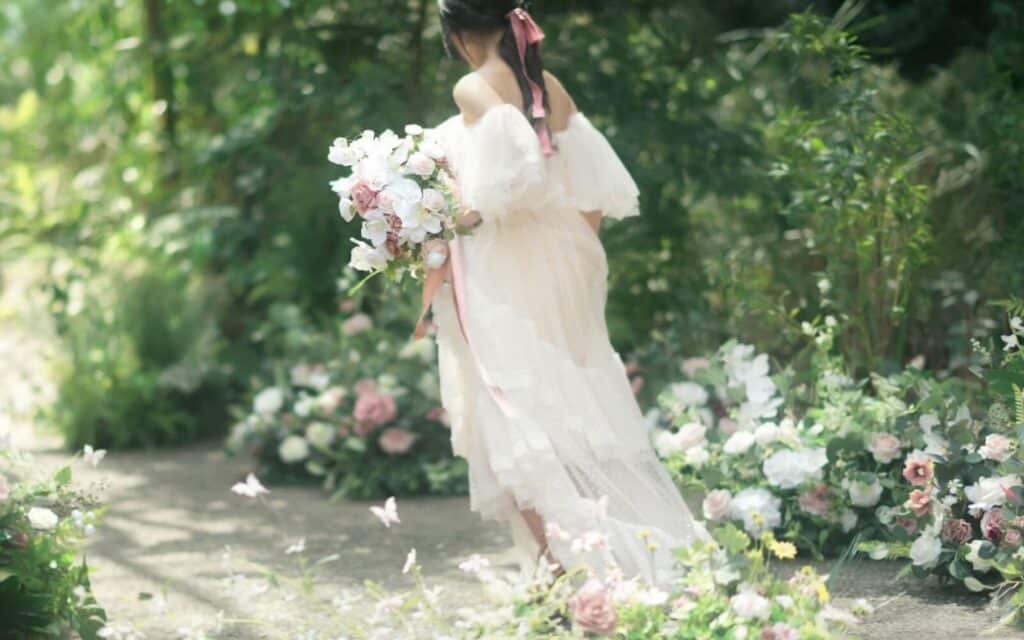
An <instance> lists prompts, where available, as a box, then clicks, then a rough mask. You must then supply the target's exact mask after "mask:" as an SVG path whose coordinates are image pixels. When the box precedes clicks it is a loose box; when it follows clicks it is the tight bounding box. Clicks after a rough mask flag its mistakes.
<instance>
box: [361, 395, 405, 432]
mask: <svg viewBox="0 0 1024 640" xmlns="http://www.w3.org/2000/svg"><path fill="white" fill-rule="evenodd" d="M353 415H354V416H355V418H356V420H357V421H358V423H359V424H360V425H362V426H364V427H369V428H370V429H373V427H376V426H379V425H382V424H384V423H385V422H390V421H392V420H394V419H395V416H396V415H398V408H397V407H396V406H395V399H394V398H392V397H391V396H389V395H388V394H386V393H378V392H376V391H371V392H369V393H364V394H362V395H360V396H359V398H358V399H356V406H355V410H354V412H353ZM357 431H358V429H357Z"/></svg>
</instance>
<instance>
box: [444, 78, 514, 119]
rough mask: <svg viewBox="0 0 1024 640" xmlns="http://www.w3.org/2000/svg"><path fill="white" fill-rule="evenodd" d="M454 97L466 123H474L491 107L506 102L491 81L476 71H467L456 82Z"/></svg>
mask: <svg viewBox="0 0 1024 640" xmlns="http://www.w3.org/2000/svg"><path fill="white" fill-rule="evenodd" d="M452 97H453V98H454V99H455V104H456V105H457V106H458V107H459V111H460V112H461V113H462V119H463V120H465V122H466V124H472V123H474V122H475V121H476V120H478V119H479V118H480V117H481V116H482V115H483V114H484V113H486V112H487V110H488V109H490V108H491V107H496V106H498V105H501V104H504V103H505V101H504V100H502V98H501V95H499V94H498V92H497V91H495V90H494V88H493V87H491V85H490V83H489V82H487V80H485V79H484V78H483V77H482V76H481V75H480V74H479V73H476V72H472V73H467V74H466V75H464V76H462V78H460V79H459V81H458V82H456V83H455V89H454V90H453V91H452Z"/></svg>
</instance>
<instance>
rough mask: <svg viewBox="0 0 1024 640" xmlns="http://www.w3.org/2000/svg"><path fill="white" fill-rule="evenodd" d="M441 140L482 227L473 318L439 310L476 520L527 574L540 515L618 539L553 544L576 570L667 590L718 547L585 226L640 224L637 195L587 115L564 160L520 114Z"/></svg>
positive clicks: (457, 435) (472, 266)
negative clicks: (658, 427)
mask: <svg viewBox="0 0 1024 640" xmlns="http://www.w3.org/2000/svg"><path fill="white" fill-rule="evenodd" d="M438 132H439V133H440V137H441V141H442V144H443V146H444V147H445V151H446V153H447V155H448V159H449V161H450V162H451V165H452V168H453V169H454V170H455V172H456V175H457V180H458V183H459V188H460V190H461V193H462V199H463V204H464V205H465V206H467V207H470V208H472V209H475V210H477V211H479V212H480V215H481V217H482V218H483V224H481V225H480V226H479V227H477V228H476V229H475V230H474V231H473V235H472V236H462V237H460V238H458V239H457V240H456V241H455V242H457V243H459V247H458V252H457V253H454V254H453V257H452V259H453V260H459V261H460V264H459V265H458V267H459V269H460V270H461V271H462V273H464V278H463V293H462V295H463V296H464V299H463V300H462V304H461V305H459V307H458V309H457V308H456V304H455V303H454V301H453V296H452V285H450V284H449V283H445V284H444V286H443V287H442V289H441V290H440V292H439V293H438V295H437V296H436V298H435V299H434V301H433V303H432V309H433V312H434V319H435V322H436V324H437V327H438V329H437V344H438V355H439V376H440V381H441V397H442V404H443V406H444V407H445V409H446V410H447V412H448V414H449V417H450V422H451V428H452V434H451V438H452V448H453V451H454V453H455V454H456V455H459V456H462V457H463V458H465V459H466V461H467V463H468V466H469V474H470V478H469V479H470V506H471V509H472V510H474V511H477V512H479V513H480V515H481V516H482V517H483V518H492V519H496V520H499V521H504V522H507V523H508V524H509V526H510V527H511V533H512V536H513V540H514V541H515V549H516V551H517V552H518V553H517V554H516V555H517V558H518V560H519V563H520V567H521V569H522V571H523V572H524V575H525V574H528V573H531V572H532V571H533V570H534V569H535V567H536V558H537V557H538V555H539V553H540V549H539V547H538V546H537V544H536V542H535V541H534V539H533V537H532V536H531V534H530V532H529V529H528V528H527V526H526V523H525V521H524V520H523V518H522V516H521V514H520V513H519V509H520V508H523V509H526V508H530V507H532V508H534V509H535V510H536V511H537V513H538V514H540V516H541V518H542V519H543V520H544V521H545V522H546V523H555V524H557V525H558V526H559V527H561V529H563V530H565V531H567V532H568V533H569V534H571V535H572V536H574V537H575V536H580V535H581V534H583V533H585V532H588V531H596V532H600V533H603V534H604V535H605V536H606V539H607V544H606V545H605V546H604V547H603V548H601V547H597V548H593V549H591V550H590V551H583V552H579V549H578V548H577V550H576V551H577V552H578V553H574V552H573V549H572V548H571V544H570V542H569V541H562V540H557V539H551V540H549V543H550V545H551V551H552V553H553V554H554V556H555V558H556V559H557V560H558V561H559V562H560V563H561V564H562V565H563V566H565V567H567V568H571V567H572V566H574V564H575V562H577V561H580V560H582V561H586V562H588V563H589V564H591V565H593V566H594V568H595V570H596V571H597V573H598V574H599V575H604V574H605V569H604V567H605V563H614V564H615V565H617V566H618V567H619V568H621V570H622V572H623V574H625V575H626V576H627V577H629V576H633V575H638V576H641V577H643V578H644V579H647V580H649V581H650V582H652V583H655V584H659V585H667V584H668V582H669V580H670V579H671V577H672V576H673V575H674V570H673V564H674V562H673V559H672V556H671V552H670V550H671V549H672V548H673V547H676V546H680V545H684V544H687V543H689V542H692V541H693V540H694V539H695V538H697V537H698V536H703V535H706V534H705V533H704V530H703V528H702V527H701V525H700V523H698V522H695V521H694V518H693V517H692V515H691V513H690V511H689V510H688V508H687V506H686V504H685V503H684V502H683V500H682V498H681V496H680V495H679V493H678V491H677V490H676V488H675V486H674V485H673V483H672V480H671V478H670V476H669V475H668V472H667V471H666V470H665V468H664V467H663V466H662V464H661V463H660V461H659V460H658V458H657V456H656V455H655V453H654V452H653V449H652V447H651V443H650V438H649V434H648V429H647V426H646V423H645V422H644V420H643V416H642V413H641V410H640V408H639V406H638V405H637V402H636V400H635V398H634V395H633V392H632V390H631V388H630V384H629V380H628V377H627V374H626V372H625V367H624V365H623V362H622V359H621V357H620V356H619V354H618V353H617V352H616V351H615V350H614V348H613V347H612V345H611V343H610V342H609V338H608V330H607V326H606V324H605V301H606V298H607V276H608V264H607V261H606V256H605V252H604V248H603V246H602V244H601V241H600V239H599V238H598V236H597V234H596V233H595V232H594V230H593V229H592V228H591V227H590V226H589V225H588V223H587V221H586V219H585V218H584V217H583V215H582V214H581V213H580V212H581V211H595V210H600V211H602V212H603V213H604V215H605V216H607V217H611V218H626V217H630V216H635V215H638V213H639V209H638V202H637V195H638V194H637V188H636V184H635V183H634V182H633V180H632V178H631V177H630V175H629V173H628V172H627V170H626V169H625V167H624V166H623V165H622V163H621V161H620V160H619V158H618V157H617V156H616V154H615V152H614V151H613V150H612V148H611V146H610V145H609V144H608V142H607V140H606V139H605V137H604V136H603V135H602V134H601V133H600V132H598V131H597V130H596V129H595V128H594V127H593V126H592V124H591V123H590V121H589V120H588V119H587V118H586V117H585V116H584V115H583V114H582V113H576V114H574V115H573V116H572V118H571V120H570V124H569V126H568V127H567V128H566V129H565V130H563V131H561V132H556V133H555V136H554V141H555V145H556V147H557V149H558V152H557V153H556V154H554V155H553V156H551V157H550V158H545V157H544V156H543V154H542V153H541V149H540V143H539V140H538V138H537V136H536V134H535V132H534V130H533V128H532V127H531V125H530V124H529V122H528V121H527V119H526V117H525V116H524V115H523V114H522V112H521V111H519V109H517V108H516V107H514V106H512V105H503V106H500V107H494V108H491V109H490V110H488V111H487V112H486V113H485V114H484V115H483V116H482V117H481V118H480V119H479V120H478V121H477V122H475V123H473V124H472V125H468V126H467V125H465V124H464V122H463V120H462V118H461V116H458V115H456V116H454V117H452V118H450V119H448V120H446V121H445V122H444V123H443V124H441V125H440V126H439V127H438ZM457 310H458V311H461V313H462V318H463V326H464V329H465V336H466V337H463V333H462V332H461V331H460V328H459V320H458V318H457V317H456V313H457ZM467 338H468V343H467ZM489 387H490V388H489ZM602 496H607V499H606V500H605V501H603V505H602V501H600V499H601V497H602ZM602 506H603V508H602ZM644 529H646V530H647V531H649V538H648V540H650V541H652V542H656V543H657V545H658V549H657V550H656V551H654V552H651V551H650V550H649V549H648V547H647V544H646V543H645V542H644V540H643V539H641V537H640V532H641V531H642V530H644Z"/></svg>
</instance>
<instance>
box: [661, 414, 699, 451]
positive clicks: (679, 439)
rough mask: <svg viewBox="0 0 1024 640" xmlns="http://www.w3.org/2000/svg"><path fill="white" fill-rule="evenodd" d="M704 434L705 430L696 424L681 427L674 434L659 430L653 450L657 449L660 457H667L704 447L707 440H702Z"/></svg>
mask: <svg viewBox="0 0 1024 640" xmlns="http://www.w3.org/2000/svg"><path fill="white" fill-rule="evenodd" d="M706 433H707V428H705V427H704V425H702V424H697V423H696V422H691V423H689V424H685V425H683V426H682V427H681V428H680V429H679V431H677V432H675V433H673V432H671V431H667V430H659V433H658V434H657V436H656V437H655V448H657V450H658V453H660V454H661V455H662V457H667V456H669V455H671V454H673V453H678V452H680V451H686V450H688V449H692V448H694V447H700V446H703V445H705V444H706V443H707V440H706V439H705V438H704V436H705V434H706Z"/></svg>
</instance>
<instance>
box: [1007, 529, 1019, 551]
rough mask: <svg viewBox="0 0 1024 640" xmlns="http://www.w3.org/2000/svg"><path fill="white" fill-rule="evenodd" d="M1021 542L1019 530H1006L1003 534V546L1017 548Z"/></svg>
mask: <svg viewBox="0 0 1024 640" xmlns="http://www.w3.org/2000/svg"><path fill="white" fill-rule="evenodd" d="M1020 542H1021V534H1020V529H1007V530H1006V533H1004V534H1003V544H1007V545H1009V546H1011V547H1019V546H1020Z"/></svg>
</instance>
